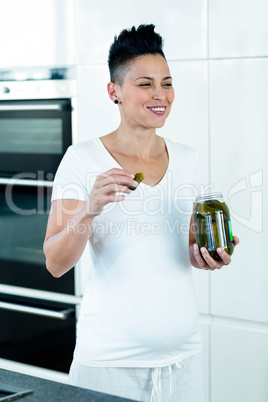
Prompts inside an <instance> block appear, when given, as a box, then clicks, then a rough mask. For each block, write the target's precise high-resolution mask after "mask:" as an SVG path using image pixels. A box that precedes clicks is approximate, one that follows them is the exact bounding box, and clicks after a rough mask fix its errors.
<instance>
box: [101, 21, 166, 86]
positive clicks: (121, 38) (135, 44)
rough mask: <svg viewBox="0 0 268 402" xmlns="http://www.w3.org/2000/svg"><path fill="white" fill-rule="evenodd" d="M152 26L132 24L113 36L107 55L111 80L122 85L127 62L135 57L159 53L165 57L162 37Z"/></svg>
mask: <svg viewBox="0 0 268 402" xmlns="http://www.w3.org/2000/svg"><path fill="white" fill-rule="evenodd" d="M154 28H155V25H153V24H149V25H140V26H139V27H138V28H135V27H134V26H133V27H132V28H130V29H124V30H123V31H121V32H120V34H119V35H118V36H115V37H114V42H113V43H112V45H111V47H110V50H109V57H108V66H109V70H110V80H111V82H114V83H117V84H120V85H122V83H123V78H124V74H125V73H126V71H127V67H128V64H129V62H130V61H131V60H133V59H134V58H135V57H138V56H143V55H147V54H157V53H159V54H161V56H163V57H164V59H166V58H165V55H164V52H163V50H162V48H163V39H162V37H161V36H160V35H159V34H158V33H156V32H154Z"/></svg>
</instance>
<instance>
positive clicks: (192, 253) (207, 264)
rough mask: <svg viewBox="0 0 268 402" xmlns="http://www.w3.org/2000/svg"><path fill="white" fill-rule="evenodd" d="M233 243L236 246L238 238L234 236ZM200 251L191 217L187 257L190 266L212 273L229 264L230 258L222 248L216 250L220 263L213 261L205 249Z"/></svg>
mask: <svg viewBox="0 0 268 402" xmlns="http://www.w3.org/2000/svg"><path fill="white" fill-rule="evenodd" d="M233 242H234V246H236V245H237V244H238V243H239V239H238V237H236V236H234V239H233ZM200 251H201V254H200ZM200 251H199V247H198V244H197V243H196V238H195V229H194V220H193V215H192V216H191V221H190V230H189V257H190V261H191V265H192V266H193V267H195V268H200V269H205V270H211V271H214V269H220V268H222V267H223V266H224V265H229V264H230V262H231V257H230V256H229V254H227V253H226V251H225V250H223V249H222V248H218V249H217V252H218V254H219V256H220V257H221V261H216V260H214V259H213V258H212V257H211V256H210V254H209V252H208V251H207V249H206V248H205V247H202V248H201V250H200Z"/></svg>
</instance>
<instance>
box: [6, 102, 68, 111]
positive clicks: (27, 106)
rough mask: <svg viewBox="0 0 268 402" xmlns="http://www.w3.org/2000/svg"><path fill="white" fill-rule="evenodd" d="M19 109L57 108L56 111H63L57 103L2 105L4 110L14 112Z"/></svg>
mask: <svg viewBox="0 0 268 402" xmlns="http://www.w3.org/2000/svg"><path fill="white" fill-rule="evenodd" d="M17 110H26V111H32V110H56V111H61V110H62V106H61V105H59V104H57V103H55V104H51V105H0V111H1V112H4V111H7V112H13V111H17Z"/></svg>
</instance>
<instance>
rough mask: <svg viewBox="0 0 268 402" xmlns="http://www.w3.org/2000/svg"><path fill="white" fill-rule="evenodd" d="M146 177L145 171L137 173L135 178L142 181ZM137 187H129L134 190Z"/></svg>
mask: <svg viewBox="0 0 268 402" xmlns="http://www.w3.org/2000/svg"><path fill="white" fill-rule="evenodd" d="M143 179H144V176H143V173H136V174H135V177H134V180H135V181H137V182H138V183H140V182H141V181H142V180H143ZM137 187H138V186H137ZM137 187H133V186H128V188H129V189H130V190H132V191H134V190H136V188H137Z"/></svg>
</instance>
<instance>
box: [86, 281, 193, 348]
mask: <svg viewBox="0 0 268 402" xmlns="http://www.w3.org/2000/svg"><path fill="white" fill-rule="evenodd" d="M149 282H150V281H149ZM197 321H198V313H197V308H196V300H195V295H194V290H193V286H192V281H191V278H189V277H188V276H185V277H184V278H181V277H180V281H179V282H178V281H175V282H174V281H165V280H164V281H163V280H162V281H161V282H160V283H155V282H154V284H152V281H151V283H144V281H143V283H142V284H140V285H139V287H137V284H135V286H134V285H133V286H129V285H128V286H127V287H125V288H123V289H122V288H117V289H111V286H110V287H109V288H107V289H105V291H104V289H101V288H96V289H94V291H93V292H92V293H91V294H86V295H85V298H84V300H83V305H82V309H81V317H80V322H79V327H80V328H79V333H80V335H81V337H84V336H85V335H86V334H85V329H86V328H87V329H88V334H87V335H86V336H87V340H88V342H91V343H92V345H93V344H95V349H94V350H95V351H96V342H97V344H98V347H99V348H100V350H102V351H103V350H104V349H105V348H106V349H109V350H110V351H113V352H115V351H116V353H119V354H120V352H119V351H121V352H122V353H123V354H124V353H125V352H126V350H128V353H129V354H130V355H131V354H133V356H134V355H137V354H139V353H141V354H144V353H145V354H147V355H148V356H150V353H152V354H154V353H155V352H157V353H158V354H159V353H161V351H162V352H163V353H169V352H170V353H171V354H172V353H173V352H174V351H176V350H180V349H181V348H185V347H187V344H188V343H189V340H191V338H192V337H193V336H195V334H196V332H197V329H198V324H197ZM107 352H108V350H107ZM113 352H112V353H113Z"/></svg>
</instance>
